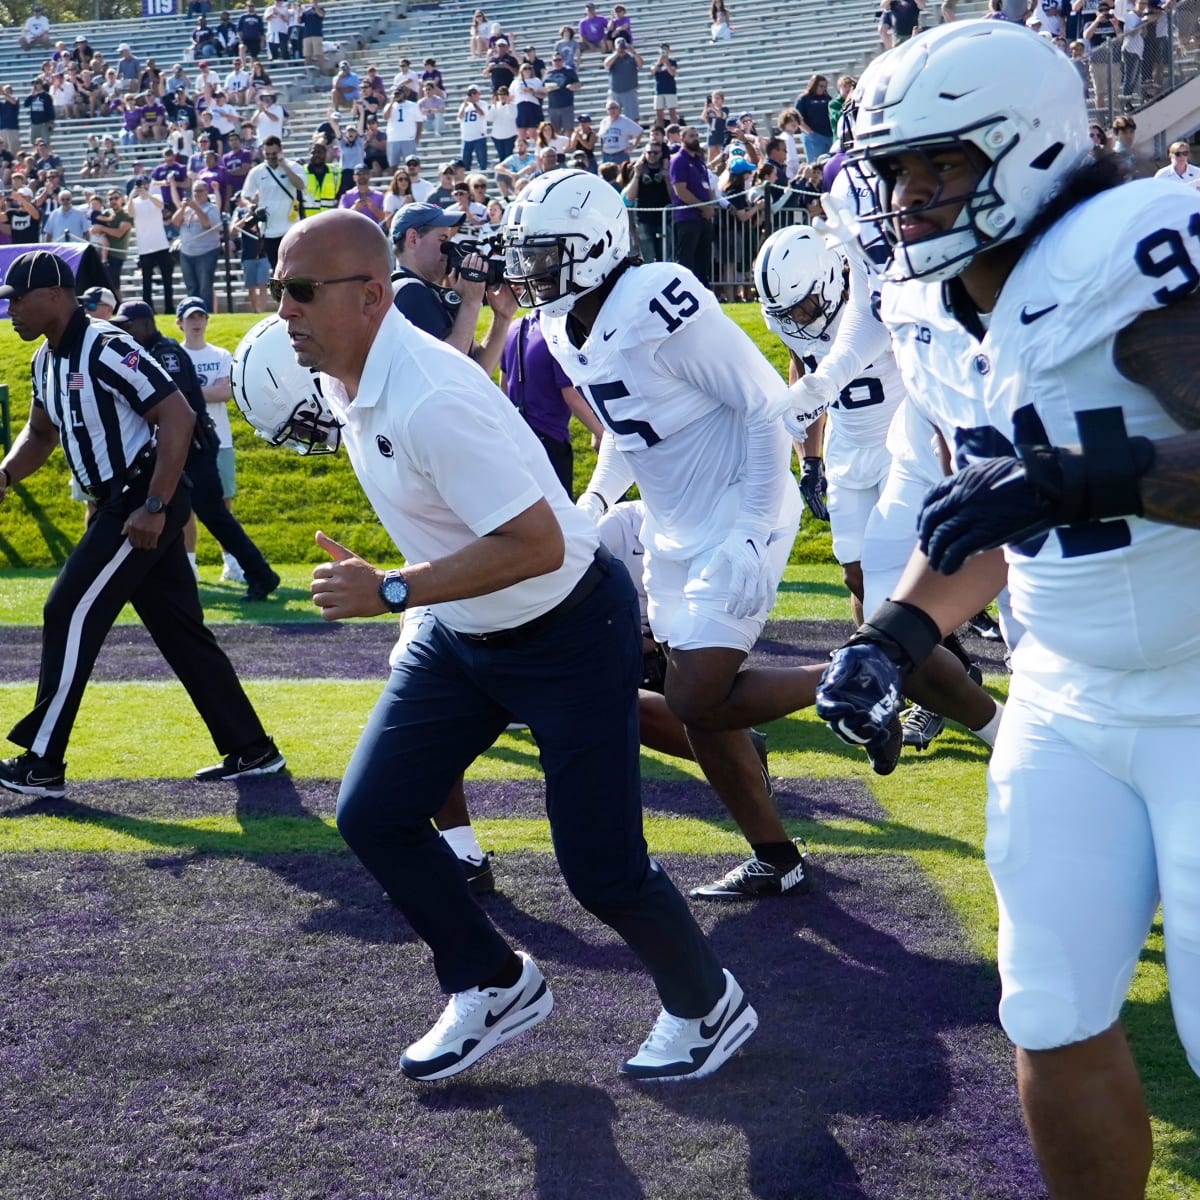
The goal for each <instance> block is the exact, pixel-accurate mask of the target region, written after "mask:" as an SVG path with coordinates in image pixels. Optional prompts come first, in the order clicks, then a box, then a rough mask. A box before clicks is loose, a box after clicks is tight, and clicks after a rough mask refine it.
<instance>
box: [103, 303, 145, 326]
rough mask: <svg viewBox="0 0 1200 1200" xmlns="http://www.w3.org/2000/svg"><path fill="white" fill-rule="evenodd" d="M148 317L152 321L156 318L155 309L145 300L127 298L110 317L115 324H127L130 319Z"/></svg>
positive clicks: (135, 319)
mask: <svg viewBox="0 0 1200 1200" xmlns="http://www.w3.org/2000/svg"><path fill="white" fill-rule="evenodd" d="M147 317H148V318H149V319H150V320H151V321H153V320H154V309H152V308H151V307H150V305H148V304H147V303H146V302H145V300H126V301H125V303H124V304H122V305H121V307H120V308H118V309H117V311H116V312H115V313H113V315H112V316H111V317H109V318H108V319H109V320H110V321H111V322H112V323H113V324H114V325H125V324H127V323H128V322H129V321H138V320H141V319H143V318H147Z"/></svg>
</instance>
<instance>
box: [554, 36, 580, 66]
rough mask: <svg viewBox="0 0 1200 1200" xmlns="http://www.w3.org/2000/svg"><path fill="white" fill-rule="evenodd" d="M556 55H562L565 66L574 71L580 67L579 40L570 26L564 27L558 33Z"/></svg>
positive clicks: (555, 47) (555, 46) (555, 45)
mask: <svg viewBox="0 0 1200 1200" xmlns="http://www.w3.org/2000/svg"><path fill="white" fill-rule="evenodd" d="M554 53H555V54H560V55H562V60H563V65H564V66H567V67H570V68H571V70H574V69H575V68H576V66H578V58H579V39H578V38H577V37H576V36H575V30H574V29H572V28H571V26H570V25H564V26H563V27H562V28H561V29H560V30H559V31H558V41H557V42H555V43H554Z"/></svg>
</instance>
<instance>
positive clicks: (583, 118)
mask: <svg viewBox="0 0 1200 1200" xmlns="http://www.w3.org/2000/svg"><path fill="white" fill-rule="evenodd" d="M591 119H592V114H591V113H580V114H579V120H580V121H587V122H589V123H590V122H591Z"/></svg>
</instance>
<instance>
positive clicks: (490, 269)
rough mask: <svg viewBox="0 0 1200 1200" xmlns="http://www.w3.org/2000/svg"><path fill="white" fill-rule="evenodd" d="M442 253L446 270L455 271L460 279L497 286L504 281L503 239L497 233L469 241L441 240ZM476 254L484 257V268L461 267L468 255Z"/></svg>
mask: <svg viewBox="0 0 1200 1200" xmlns="http://www.w3.org/2000/svg"><path fill="white" fill-rule="evenodd" d="M442 253H443V254H444V255H445V256H446V264H447V265H446V269H447V271H457V272H458V277H459V278H460V279H466V280H467V281H468V282H470V283H486V284H487V286H488V287H498V286H499V285H500V284H502V283H503V282H504V241H503V239H502V238H501V237H500V235H499V234H493V235H492V236H491V237H485V238H480V239H478V240H477V241H471V242H443V243H442ZM471 254H478V255H479V256H480V257H481V258H483V259H484V261H485V263H486V267H485V269H484V270H482V271H481V270H479V269H477V268H465V269H464V267H463V265H462V264H463V260H464V259H465V258H467V256H468V255H471Z"/></svg>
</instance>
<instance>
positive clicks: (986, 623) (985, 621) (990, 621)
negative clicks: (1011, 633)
mask: <svg viewBox="0 0 1200 1200" xmlns="http://www.w3.org/2000/svg"><path fill="white" fill-rule="evenodd" d="M964 624H965V625H966V627H967V631H968V632H969V633H973V634H974V635H975V636H976V637H981V638H983V639H984V641H986V642H1000V641H1003V640H1004V638H1003V636H1002V635H1001V633H1000V626H999V625H997V624H996V619H995V618H994V617H993V616H992V614H991V613H989V612H988V611H987V610H986V609H985V610H984V611H983V612H980V613H976V614H975V615H974V616H973V617H971V619H970V620H968V621H966V622H964Z"/></svg>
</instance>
